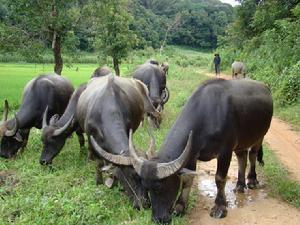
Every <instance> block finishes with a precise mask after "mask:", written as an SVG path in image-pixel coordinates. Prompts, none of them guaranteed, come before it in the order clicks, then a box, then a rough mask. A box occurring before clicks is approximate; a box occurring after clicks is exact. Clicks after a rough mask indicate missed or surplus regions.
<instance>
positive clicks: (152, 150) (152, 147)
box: [146, 127, 156, 159]
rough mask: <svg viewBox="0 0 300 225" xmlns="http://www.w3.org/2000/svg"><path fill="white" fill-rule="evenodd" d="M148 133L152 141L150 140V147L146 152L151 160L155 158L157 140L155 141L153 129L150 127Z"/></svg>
mask: <svg viewBox="0 0 300 225" xmlns="http://www.w3.org/2000/svg"><path fill="white" fill-rule="evenodd" d="M147 132H148V134H149V136H150V138H151V139H150V145H149V148H148V150H147V152H146V155H147V158H148V159H150V158H152V157H153V156H154V154H155V148H156V147H155V139H154V135H153V132H152V129H151V128H150V127H148V129H147Z"/></svg>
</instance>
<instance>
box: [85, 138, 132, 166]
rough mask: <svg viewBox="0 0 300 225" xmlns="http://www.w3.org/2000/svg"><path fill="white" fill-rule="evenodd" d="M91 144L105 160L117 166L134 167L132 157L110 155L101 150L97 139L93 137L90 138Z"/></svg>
mask: <svg viewBox="0 0 300 225" xmlns="http://www.w3.org/2000/svg"><path fill="white" fill-rule="evenodd" d="M90 140H91V144H92V146H93V148H94V150H95V151H96V152H97V153H98V154H99V155H100V156H101V157H103V158H104V159H105V160H107V161H109V162H111V163H113V164H116V165H123V166H130V165H132V163H131V159H130V157H126V156H122V155H114V154H111V153H108V152H107V151H105V150H104V149H103V148H101V147H100V146H99V145H98V143H97V142H96V140H95V138H94V137H93V136H91V137H90Z"/></svg>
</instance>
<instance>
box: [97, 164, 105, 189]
mask: <svg viewBox="0 0 300 225" xmlns="http://www.w3.org/2000/svg"><path fill="white" fill-rule="evenodd" d="M103 166H104V160H103V159H98V160H97V168H96V184H97V185H100V184H103V183H104V182H103V173H102V167H103Z"/></svg>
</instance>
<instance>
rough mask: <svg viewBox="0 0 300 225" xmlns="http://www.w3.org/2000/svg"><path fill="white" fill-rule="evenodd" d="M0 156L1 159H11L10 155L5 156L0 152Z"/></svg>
mask: <svg viewBox="0 0 300 225" xmlns="http://www.w3.org/2000/svg"><path fill="white" fill-rule="evenodd" d="M0 156H1V157H2V158H5V159H9V158H11V155H8V154H5V153H3V152H0Z"/></svg>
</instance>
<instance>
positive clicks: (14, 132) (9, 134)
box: [5, 114, 19, 137]
mask: <svg viewBox="0 0 300 225" xmlns="http://www.w3.org/2000/svg"><path fill="white" fill-rule="evenodd" d="M14 120H15V125H14V127H13V128H12V129H11V130H9V129H8V128H7V130H6V131H5V136H7V137H11V136H14V135H15V134H16V133H17V131H18V127H19V121H18V118H17V115H16V114H15V119H14Z"/></svg>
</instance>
